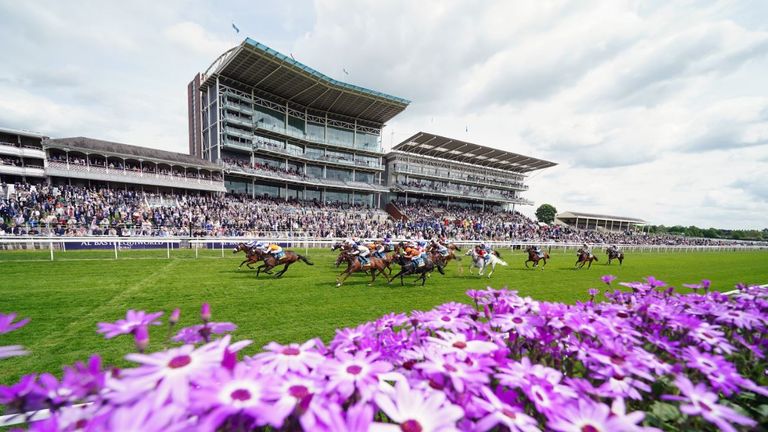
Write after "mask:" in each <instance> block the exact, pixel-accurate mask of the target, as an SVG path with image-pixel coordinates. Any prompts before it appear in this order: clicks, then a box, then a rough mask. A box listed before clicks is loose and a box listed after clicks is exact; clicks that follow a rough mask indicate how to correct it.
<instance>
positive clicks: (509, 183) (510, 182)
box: [393, 164, 528, 191]
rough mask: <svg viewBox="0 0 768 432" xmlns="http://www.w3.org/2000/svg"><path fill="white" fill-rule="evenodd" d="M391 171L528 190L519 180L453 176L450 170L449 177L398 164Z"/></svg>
mask: <svg viewBox="0 0 768 432" xmlns="http://www.w3.org/2000/svg"><path fill="white" fill-rule="evenodd" d="M393 172H395V173H398V174H409V175H413V176H416V177H420V178H428V179H433V180H440V181H451V182H457V183H463V184H469V185H482V186H491V187H498V188H505V189H509V190H518V191H525V190H528V185H526V184H523V183H522V182H519V181H514V180H511V179H510V180H508V181H505V182H491V181H482V180H469V179H467V178H466V177H464V178H462V177H460V176H455V172H452V173H451V177H450V178H449V177H448V176H446V175H440V174H432V173H425V172H422V171H419V170H412V169H407V168H402V167H401V166H400V165H399V164H398V166H397V167H396V168H395V169H394V171H393Z"/></svg>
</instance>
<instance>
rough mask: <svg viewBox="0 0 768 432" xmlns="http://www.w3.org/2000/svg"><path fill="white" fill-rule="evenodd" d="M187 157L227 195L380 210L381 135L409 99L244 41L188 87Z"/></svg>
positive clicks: (382, 186) (381, 187)
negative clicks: (215, 169) (216, 175)
mask: <svg viewBox="0 0 768 432" xmlns="http://www.w3.org/2000/svg"><path fill="white" fill-rule="evenodd" d="M188 102H189V122H190V137H189V139H190V143H189V146H190V154H192V155H200V156H201V157H202V158H204V159H206V160H208V161H210V162H215V163H221V164H223V166H224V175H225V184H226V188H227V190H228V191H229V192H233V193H238V194H245V195H249V196H251V197H254V198H255V197H257V196H260V197H263V196H267V197H276V198H283V199H298V200H317V201H323V202H340V203H354V204H364V205H369V206H378V205H380V201H381V194H383V193H386V192H387V191H388V189H387V187H386V186H385V185H384V183H383V179H382V174H383V172H384V165H383V164H382V158H383V156H384V152H383V150H382V147H381V140H380V136H381V129H382V127H383V126H384V123H386V122H387V121H389V120H390V119H391V118H393V117H394V116H396V115H397V114H399V113H400V112H402V111H403V110H404V109H405V108H406V107H407V106H408V104H409V103H410V102H409V101H408V100H405V99H402V98H399V97H395V96H390V95H387V94H384V93H380V92H377V91H373V90H369V89H365V88H362V87H358V86H354V85H351V84H347V83H344V82H340V81H337V80H334V79H332V78H330V77H328V76H326V75H324V74H322V73H320V72H318V71H316V70H314V69H312V68H310V67H308V66H306V65H303V64H302V63H299V62H297V61H296V60H294V59H292V58H291V57H288V56H285V55H283V54H281V53H279V52H277V51H275V50H273V49H271V48H269V47H267V46H265V45H263V44H261V43H258V42H256V41H254V40H252V39H250V38H248V39H245V40H244V41H243V42H242V43H241V44H239V45H238V46H236V47H234V48H232V49H230V50H229V51H227V52H225V53H224V54H222V55H221V56H220V57H219V58H218V59H217V60H216V61H215V62H214V63H213V64H212V65H211V66H210V67H209V68H208V70H206V71H205V72H204V73H202V74H198V75H197V76H195V77H194V79H193V80H192V82H190V84H189V86H188Z"/></svg>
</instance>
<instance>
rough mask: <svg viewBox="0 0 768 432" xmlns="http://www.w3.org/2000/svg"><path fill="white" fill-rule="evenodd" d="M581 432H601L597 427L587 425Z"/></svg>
mask: <svg viewBox="0 0 768 432" xmlns="http://www.w3.org/2000/svg"><path fill="white" fill-rule="evenodd" d="M581 432H600V431H599V430H598V429H597V428H596V427H594V426H592V425H591V424H587V425H584V426H582V427H581Z"/></svg>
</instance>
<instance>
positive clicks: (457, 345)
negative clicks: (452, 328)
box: [453, 341, 467, 349]
mask: <svg viewBox="0 0 768 432" xmlns="http://www.w3.org/2000/svg"><path fill="white" fill-rule="evenodd" d="M453 347H454V348H458V349H464V348H466V347H467V344H466V343H464V342H462V341H458V342H454V343H453Z"/></svg>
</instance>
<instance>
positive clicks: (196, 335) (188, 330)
mask: <svg viewBox="0 0 768 432" xmlns="http://www.w3.org/2000/svg"><path fill="white" fill-rule="evenodd" d="M235 330H237V326H236V325H234V324H232V323H230V322H220V323H219V322H209V323H205V324H198V325H193V326H190V327H184V328H182V329H180V330H179V332H178V333H176V336H174V337H173V339H172V340H173V341H175V342H184V343H187V344H198V343H203V342H210V340H211V335H212V334H224V333H227V332H231V331H235Z"/></svg>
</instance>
